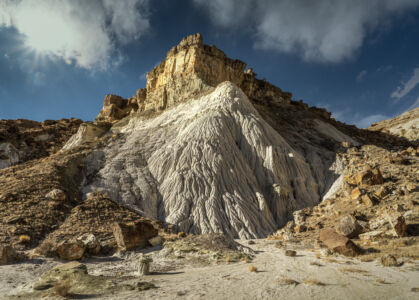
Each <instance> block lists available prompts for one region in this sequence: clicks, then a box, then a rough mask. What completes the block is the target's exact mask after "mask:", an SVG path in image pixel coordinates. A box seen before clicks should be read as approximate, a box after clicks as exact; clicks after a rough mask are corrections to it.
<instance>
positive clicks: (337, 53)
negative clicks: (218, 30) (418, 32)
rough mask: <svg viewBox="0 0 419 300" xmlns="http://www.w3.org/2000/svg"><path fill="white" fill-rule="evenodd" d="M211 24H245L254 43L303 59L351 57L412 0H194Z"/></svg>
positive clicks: (416, 3)
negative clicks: (206, 14)
mask: <svg viewBox="0 0 419 300" xmlns="http://www.w3.org/2000/svg"><path fill="white" fill-rule="evenodd" d="M194 1H195V3H196V4H197V5H198V6H200V7H203V8H204V9H205V10H207V11H208V12H209V14H210V16H211V18H212V19H213V20H214V21H215V23H216V24H217V25H219V26H222V27H234V28H237V29H239V30H243V29H250V30H253V31H254V36H255V37H256V43H255V45H256V47H259V48H263V49H273V50H277V51H280V52H288V53H289V52H292V53H299V54H300V55H301V56H302V57H303V59H304V60H306V61H315V62H332V63H338V62H342V61H344V60H346V59H349V58H351V57H353V55H354V54H355V53H356V51H357V50H358V49H359V48H360V47H361V46H362V44H363V42H364V39H365V36H366V35H367V34H368V32H370V31H372V30H375V29H377V28H379V26H380V25H381V24H383V23H388V20H390V19H391V17H392V16H393V15H395V14H398V13H401V12H404V11H408V10H409V9H412V8H415V7H418V6H419V1H417V0H398V1H394V0H368V1H365V0H353V1H346V0H341V1H332V0H316V1H307V0H259V1H257V0H242V1H238V0H212V1H207V0H194Z"/></svg>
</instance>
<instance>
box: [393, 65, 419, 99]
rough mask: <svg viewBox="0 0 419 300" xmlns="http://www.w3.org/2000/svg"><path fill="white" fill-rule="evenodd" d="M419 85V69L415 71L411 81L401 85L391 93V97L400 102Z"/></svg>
mask: <svg viewBox="0 0 419 300" xmlns="http://www.w3.org/2000/svg"><path fill="white" fill-rule="evenodd" d="M418 84H419V68H415V69H414V70H413V75H412V76H411V77H410V79H409V80H408V81H406V82H404V83H402V84H401V85H399V86H398V87H397V88H396V90H395V91H394V92H393V93H391V97H392V98H395V101H396V102H398V101H399V100H400V99H401V98H403V97H404V96H406V95H407V94H408V93H409V92H410V91H411V90H413V89H414V88H415V87H416V86H417V85H418Z"/></svg>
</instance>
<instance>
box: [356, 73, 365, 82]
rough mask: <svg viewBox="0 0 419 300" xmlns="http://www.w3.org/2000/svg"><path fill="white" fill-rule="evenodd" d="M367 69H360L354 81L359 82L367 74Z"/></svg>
mask: <svg viewBox="0 0 419 300" xmlns="http://www.w3.org/2000/svg"><path fill="white" fill-rule="evenodd" d="M367 74H368V71H367V70H362V71H361V72H359V74H358V75H357V76H356V81H357V82H361V81H362V79H364V77H365V76H367Z"/></svg>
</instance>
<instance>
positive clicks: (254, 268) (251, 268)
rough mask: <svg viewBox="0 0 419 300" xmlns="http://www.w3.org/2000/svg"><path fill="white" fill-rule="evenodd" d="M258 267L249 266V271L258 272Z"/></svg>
mask: <svg viewBox="0 0 419 300" xmlns="http://www.w3.org/2000/svg"><path fill="white" fill-rule="evenodd" d="M257 271H258V268H256V267H255V266H254V265H250V266H249V272H257Z"/></svg>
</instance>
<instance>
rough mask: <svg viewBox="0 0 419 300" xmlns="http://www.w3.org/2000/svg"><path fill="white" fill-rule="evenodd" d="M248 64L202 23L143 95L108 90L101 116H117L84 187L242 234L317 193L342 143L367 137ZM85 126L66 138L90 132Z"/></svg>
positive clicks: (150, 212)
mask: <svg viewBox="0 0 419 300" xmlns="http://www.w3.org/2000/svg"><path fill="white" fill-rule="evenodd" d="M245 68H246V64H245V63H243V62H241V61H238V60H233V59H230V58H228V57H227V56H226V55H225V54H224V53H223V52H222V51H221V50H219V49H217V48H216V47H215V46H208V45H205V44H203V42H202V37H201V35H200V34H197V35H193V36H189V37H186V38H184V39H183V40H182V41H181V42H180V44H179V45H177V46H175V47H173V48H172V49H171V50H170V51H169V52H168V53H167V56H166V59H165V60H163V61H162V62H161V63H160V65H159V66H157V67H155V68H154V69H153V70H152V71H150V72H149V73H148V74H147V85H146V88H145V89H140V90H138V92H137V94H136V95H135V96H134V97H132V98H130V99H122V98H120V97H118V96H114V95H108V96H106V98H105V102H104V107H103V109H102V111H101V112H100V114H99V116H98V118H97V119H96V123H97V124H99V123H101V122H113V123H115V122H116V123H115V124H114V125H113V126H112V128H111V130H110V133H109V134H108V136H109V140H110V141H109V143H106V144H103V146H102V147H98V148H97V149H96V150H95V151H94V152H93V153H92V155H91V156H90V157H89V158H88V159H87V161H86V173H87V177H88V178H91V179H90V180H88V181H87V182H86V184H85V187H84V189H83V191H84V193H85V194H86V193H89V192H91V191H93V190H101V191H103V192H106V193H107V194H109V196H110V197H111V199H113V200H114V201H118V202H120V203H123V204H124V205H127V206H129V207H131V208H133V209H136V210H137V211H138V212H139V213H140V214H142V215H145V216H149V217H152V218H157V219H159V220H162V221H163V220H164V221H166V222H169V223H173V224H176V225H177V226H178V228H179V230H182V231H185V232H192V233H209V232H224V233H227V234H230V235H232V236H234V237H242V238H252V237H261V236H266V235H267V234H268V233H269V232H272V231H273V230H274V229H275V228H277V227H278V226H280V225H282V224H284V223H285V222H286V220H287V219H289V218H290V216H291V214H292V212H293V211H294V210H296V209H299V208H303V207H306V206H312V205H314V204H315V203H318V202H319V201H320V200H321V197H322V195H323V194H324V193H325V192H326V191H327V189H328V188H329V187H330V186H331V184H332V183H333V182H334V180H335V179H336V178H337V177H338V173H339V162H335V160H336V157H335V151H336V150H337V149H338V148H340V147H341V143H342V142H346V143H349V144H352V145H358V144H359V142H358V141H357V138H356V137H350V136H348V134H346V133H352V132H353V130H352V131H351V130H350V129H348V128H344V131H345V130H346V133H345V132H343V131H341V128H339V127H337V126H335V124H334V123H333V122H334V121H333V120H331V119H330V113H328V112H327V111H325V110H323V109H318V108H309V107H308V106H307V105H306V104H304V103H302V102H296V101H292V100H291V94H290V93H286V92H283V91H281V89H279V88H277V87H275V86H273V85H271V84H269V83H268V82H267V81H266V80H259V79H257V78H256V74H255V73H253V70H252V69H248V70H246V71H245ZM118 120H121V121H120V122H118ZM341 127H342V126H341ZM343 127H344V126H343ZM81 131H82V129H80V130H79V133H78V135H76V136H75V137H74V138H72V139H71V140H70V141H69V143H67V145H66V146H65V149H71V148H72V147H75V146H77V145H80V144H81V143H83V142H86V141H87V139H83V138H76V137H81V136H83V134H82V132H81ZM76 140H77V141H78V142H75V141H76ZM90 174H96V175H94V176H93V175H90Z"/></svg>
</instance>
